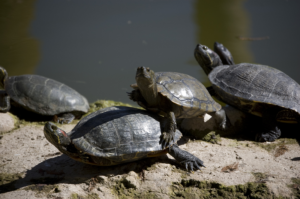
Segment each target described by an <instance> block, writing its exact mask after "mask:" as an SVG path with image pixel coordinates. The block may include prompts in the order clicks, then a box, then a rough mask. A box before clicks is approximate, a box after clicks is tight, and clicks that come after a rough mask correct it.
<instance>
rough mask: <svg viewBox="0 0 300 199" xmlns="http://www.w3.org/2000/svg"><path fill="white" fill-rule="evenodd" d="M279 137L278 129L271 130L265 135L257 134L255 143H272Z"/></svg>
mask: <svg viewBox="0 0 300 199" xmlns="http://www.w3.org/2000/svg"><path fill="white" fill-rule="evenodd" d="M280 135H281V131H280V129H279V128H278V127H275V130H271V131H269V132H267V133H258V134H256V136H255V141H258V142H274V141H275V140H276V139H277V138H279V137H280Z"/></svg>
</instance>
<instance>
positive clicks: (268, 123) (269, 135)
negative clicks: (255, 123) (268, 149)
mask: <svg viewBox="0 0 300 199" xmlns="http://www.w3.org/2000/svg"><path fill="white" fill-rule="evenodd" d="M276 114H277V111H276V110H272V109H267V110H265V111H264V112H263V114H262V120H263V124H264V129H263V132H261V133H257V134H256V137H255V140H256V141H259V142H273V141H275V140H276V139H277V138H279V137H280V136H281V130H280V129H279V128H278V126H277V122H276Z"/></svg>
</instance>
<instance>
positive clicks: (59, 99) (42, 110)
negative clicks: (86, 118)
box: [5, 75, 89, 115]
mask: <svg viewBox="0 0 300 199" xmlns="http://www.w3.org/2000/svg"><path fill="white" fill-rule="evenodd" d="M5 90H6V92H7V93H8V95H9V96H10V97H11V99H13V100H14V101H15V102H17V103H18V104H20V105H21V106H23V107H25V108H27V109H29V110H31V111H33V112H36V113H39V114H41V115H56V114H59V113H64V112H72V111H81V112H87V111H88V109H89V104H88V101H87V100H86V98H85V97H83V96H82V95H80V94H79V93H78V92H77V91H75V90H74V89H72V88H70V87H68V86H66V85H64V84H62V83H60V82H57V81H55V80H53V79H48V78H46V77H42V76H39V75H21V76H12V77H9V78H8V79H7V80H6V82H5Z"/></svg>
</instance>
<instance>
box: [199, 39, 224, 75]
mask: <svg viewBox="0 0 300 199" xmlns="http://www.w3.org/2000/svg"><path fill="white" fill-rule="evenodd" d="M194 55H195V58H196V60H197V61H198V63H199V65H200V66H201V67H202V68H203V70H204V71H205V73H206V74H207V75H208V74H209V73H210V72H211V71H212V70H213V69H214V68H215V67H217V66H220V65H223V64H222V61H221V59H220V57H219V56H218V55H217V54H216V53H215V52H214V51H212V50H211V49H210V48H208V47H207V46H204V45H201V44H197V46H196V48H195V51H194Z"/></svg>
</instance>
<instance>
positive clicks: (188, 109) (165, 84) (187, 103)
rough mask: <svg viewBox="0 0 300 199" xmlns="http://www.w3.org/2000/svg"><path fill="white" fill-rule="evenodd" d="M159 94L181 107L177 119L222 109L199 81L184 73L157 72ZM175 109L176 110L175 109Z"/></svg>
mask: <svg viewBox="0 0 300 199" xmlns="http://www.w3.org/2000/svg"><path fill="white" fill-rule="evenodd" d="M155 77H156V83H157V88H158V92H159V93H161V94H162V95H163V96H166V97H167V98H168V99H170V100H171V102H172V103H174V104H175V105H177V106H180V107H181V113H180V115H176V117H181V116H182V117H195V116H199V115H202V114H204V113H206V112H215V111H218V110H220V109H221V105H220V104H218V103H216V102H215V101H214V100H213V98H212V97H211V96H210V94H209V93H208V91H207V89H206V88H205V86H204V85H203V84H202V83H201V82H199V81H198V80H197V79H195V78H193V77H191V76H189V75H186V74H182V73H176V72H156V73H155ZM174 109H175V108H174Z"/></svg>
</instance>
